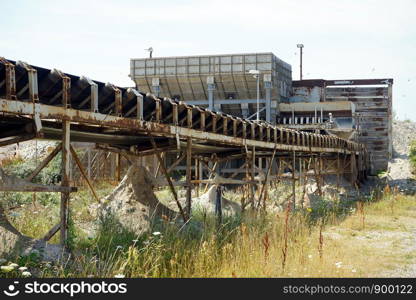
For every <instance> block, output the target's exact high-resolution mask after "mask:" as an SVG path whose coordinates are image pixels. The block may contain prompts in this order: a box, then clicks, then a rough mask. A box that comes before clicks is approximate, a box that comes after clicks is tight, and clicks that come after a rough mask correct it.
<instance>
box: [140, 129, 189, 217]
mask: <svg viewBox="0 0 416 300" xmlns="http://www.w3.org/2000/svg"><path fill="white" fill-rule="evenodd" d="M148 135H149V137H150V142H151V143H152V146H153V148H154V149H155V154H156V157H157V159H158V160H159V162H160V166H161V169H162V173H163V175H165V177H166V180H167V181H168V184H169V188H170V191H171V192H172V194H173V197H174V199H175V202H176V205H177V206H178V208H179V212H180V214H181V216H182V219H183V221H184V222H185V223H186V222H187V220H188V219H187V217H186V214H185V212H184V210H183V208H182V205H181V203H180V202H179V199H178V194H177V193H176V190H175V187H174V186H173V184H172V180H171V179H170V176H169V174H168V172H167V171H166V167H165V165H164V164H163V163H162V158H161V157H160V152H159V151H157V150H158V149H157V146H156V142H155V140H154V139H153V137H152V135H151V134H150V133H148Z"/></svg>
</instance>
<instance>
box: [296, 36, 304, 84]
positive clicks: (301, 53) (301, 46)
mask: <svg viewBox="0 0 416 300" xmlns="http://www.w3.org/2000/svg"><path fill="white" fill-rule="evenodd" d="M296 46H297V47H298V48H300V80H302V56H303V44H297V45H296Z"/></svg>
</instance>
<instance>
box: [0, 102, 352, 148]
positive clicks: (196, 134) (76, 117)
mask: <svg viewBox="0 0 416 300" xmlns="http://www.w3.org/2000/svg"><path fill="white" fill-rule="evenodd" d="M35 110H36V111H38V112H39V116H40V118H41V119H57V120H63V119H65V120H69V121H72V122H81V123H87V124H95V125H101V126H108V127H113V128H127V129H131V130H135V131H145V132H147V131H150V132H151V133H152V135H153V136H165V137H170V138H175V137H176V136H177V135H178V136H179V137H180V138H183V139H186V138H188V137H189V138H192V139H196V140H205V141H209V142H216V143H221V144H224V145H230V146H238V147H241V146H242V145H247V146H249V147H258V148H259V149H274V147H275V144H276V143H274V142H265V141H259V140H256V139H254V138H255V137H254V135H256V134H255V133H252V135H251V138H250V139H243V138H240V137H234V136H228V135H223V134H218V133H213V132H209V131H200V130H196V129H191V128H186V127H181V126H175V125H170V124H159V123H155V122H146V121H141V120H136V119H132V118H122V117H117V116H112V115H106V114H100V113H94V112H88V111H81V110H74V109H63V108H62V107H58V106H51V105H45V104H39V103H36V104H34V105H33V104H30V103H26V102H21V101H13V100H5V99H0V112H6V113H12V114H18V115H22V114H24V115H33V114H34V111H35ZM252 125H253V126H255V125H254V124H252ZM253 126H252V130H254V131H255V127H253ZM311 136H313V135H311ZM256 138H258V137H257V135H256ZM342 141H343V143H344V145H343V146H342V147H339V148H331V147H324V146H322V145H318V144H317V143H316V142H315V143H314V145H313V146H309V147H308V146H302V145H296V144H293V141H292V142H287V143H285V144H277V150H278V151H281V150H286V151H293V150H295V151H303V152H307V151H312V152H328V153H330V152H333V153H337V152H340V153H344V152H346V153H350V152H351V151H353V152H356V151H359V147H358V144H355V143H353V142H349V141H345V140H342Z"/></svg>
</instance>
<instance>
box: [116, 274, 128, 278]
mask: <svg viewBox="0 0 416 300" xmlns="http://www.w3.org/2000/svg"><path fill="white" fill-rule="evenodd" d="M124 277H126V276H124V274H116V275H115V276H114V278H124Z"/></svg>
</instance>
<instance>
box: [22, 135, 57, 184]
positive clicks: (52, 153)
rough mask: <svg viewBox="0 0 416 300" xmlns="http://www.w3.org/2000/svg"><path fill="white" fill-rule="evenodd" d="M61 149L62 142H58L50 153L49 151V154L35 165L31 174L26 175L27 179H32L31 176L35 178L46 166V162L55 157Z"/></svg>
mask: <svg viewBox="0 0 416 300" xmlns="http://www.w3.org/2000/svg"><path fill="white" fill-rule="evenodd" d="M61 150H62V143H59V145H58V146H56V147H55V149H53V151H52V152H51V153H49V155H48V156H47V157H46V158H45V159H44V160H43V161H42V162H41V163H40V164H39V166H37V167H36V169H35V170H34V171H33V172H32V174H30V175H29V176H28V177H26V180H27V181H32V180H33V178H35V177H36V176H37V175H38V174H39V173H40V172H41V171H42V170H43V168H44V167H46V166H47V165H48V163H49V162H50V161H51V160H52V159H54V158H55V156H56V155H58V153H59V152H60V151H61Z"/></svg>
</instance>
